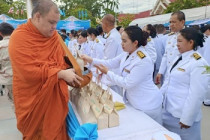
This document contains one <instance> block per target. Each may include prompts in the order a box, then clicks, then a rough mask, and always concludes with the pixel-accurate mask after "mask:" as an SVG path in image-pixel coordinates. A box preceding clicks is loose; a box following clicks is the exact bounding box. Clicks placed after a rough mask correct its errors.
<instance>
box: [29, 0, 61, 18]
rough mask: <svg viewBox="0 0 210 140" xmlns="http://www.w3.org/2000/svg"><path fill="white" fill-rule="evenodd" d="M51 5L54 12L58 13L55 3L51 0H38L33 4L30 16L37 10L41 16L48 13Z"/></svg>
mask: <svg viewBox="0 0 210 140" xmlns="http://www.w3.org/2000/svg"><path fill="white" fill-rule="evenodd" d="M52 7H55V11H56V13H59V11H58V7H57V5H56V4H55V3H54V2H53V1H51V0H38V1H37V2H35V4H34V8H33V10H32V13H31V16H32V17H33V16H34V14H35V13H37V12H39V13H40V14H41V15H42V16H44V15H46V14H48V13H49V11H50V10H51V8H52Z"/></svg>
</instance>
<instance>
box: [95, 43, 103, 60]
mask: <svg viewBox="0 0 210 140" xmlns="http://www.w3.org/2000/svg"><path fill="white" fill-rule="evenodd" d="M96 47H97V48H96V49H97V51H96V58H101V59H103V58H104V46H103V45H102V44H98V45H97V46H96Z"/></svg>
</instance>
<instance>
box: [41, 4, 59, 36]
mask: <svg viewBox="0 0 210 140" xmlns="http://www.w3.org/2000/svg"><path fill="white" fill-rule="evenodd" d="M59 19H60V14H59V13H57V12H56V11H55V10H54V9H53V8H52V9H51V10H50V11H49V13H48V14H46V15H40V17H39V19H38V25H37V26H38V27H37V28H38V30H39V31H40V32H41V34H42V35H44V36H45V37H51V36H52V35H53V33H54V32H55V30H56V26H57V23H58V21H59Z"/></svg>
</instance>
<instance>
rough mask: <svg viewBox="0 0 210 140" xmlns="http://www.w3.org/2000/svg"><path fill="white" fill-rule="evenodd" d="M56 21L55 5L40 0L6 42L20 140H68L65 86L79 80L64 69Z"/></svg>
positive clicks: (72, 71) (57, 12) (70, 70)
mask: <svg viewBox="0 0 210 140" xmlns="http://www.w3.org/2000/svg"><path fill="white" fill-rule="evenodd" d="M59 18H60V15H59V11H58V8H57V6H56V4H55V3H53V2H52V1H51V0H41V1H39V2H38V3H37V4H36V5H35V7H34V9H33V11H32V18H31V19H29V20H28V22H27V23H26V24H24V25H21V26H19V27H18V28H17V29H16V30H15V31H14V32H13V34H12V36H11V39H10V43H9V54H10V58H11V63H12V68H13V94H14V103H15V113H16V118H17V128H18V129H19V130H20V132H21V133H22V134H23V140H69V137H68V135H67V131H66V124H65V119H66V116H67V113H68V104H67V103H68V100H69V97H68V89H67V84H66V83H71V84H74V83H75V82H76V83H77V84H79V83H80V80H82V78H81V77H79V76H78V75H76V74H75V72H74V70H73V69H66V68H67V65H66V64H65V61H64V59H63V57H64V56H65V52H64V50H63V48H62V46H61V41H62V39H60V36H59V34H58V33H57V32H56V30H55V29H56V24H57V22H58V21H59Z"/></svg>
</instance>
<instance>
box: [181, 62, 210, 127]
mask: <svg viewBox="0 0 210 140" xmlns="http://www.w3.org/2000/svg"><path fill="white" fill-rule="evenodd" d="M202 66H203V65H198V64H197V65H196V66H194V67H192V71H191V73H190V88H189V95H188V97H187V99H186V101H185V104H184V107H183V111H182V115H181V118H180V122H182V123H183V124H185V125H188V126H192V124H193V122H195V119H196V117H197V115H198V113H199V112H200V109H201V105H202V102H203V100H204V98H205V95H206V93H207V87H208V80H209V77H208V76H207V75H205V74H202V72H204V71H205V68H204V67H202Z"/></svg>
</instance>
